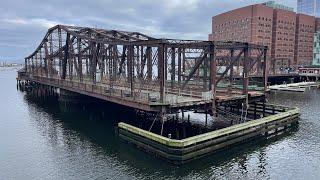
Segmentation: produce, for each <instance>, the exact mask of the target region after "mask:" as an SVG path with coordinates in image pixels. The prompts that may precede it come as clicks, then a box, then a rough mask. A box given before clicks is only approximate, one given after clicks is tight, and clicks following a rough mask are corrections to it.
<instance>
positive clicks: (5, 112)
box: [0, 70, 320, 179]
mask: <svg viewBox="0 0 320 180" xmlns="http://www.w3.org/2000/svg"><path fill="white" fill-rule="evenodd" d="M15 77H16V72H15V70H5V71H0V179H320V91H319V90H311V91H308V92H306V93H288V92H285V93H277V94H272V95H270V97H269V102H272V103H278V104H284V105H287V106H298V107H300V108H301V111H302V116H301V120H300V125H299V128H298V129H297V130H296V131H293V132H290V133H288V134H286V135H284V136H281V137H279V138H277V139H274V140H269V141H268V142H259V143H257V142H253V143H249V144H246V145H243V146H241V147H236V148H232V149H230V150H228V151H224V152H222V153H219V154H217V155H212V156H209V157H206V158H204V159H200V160H196V161H193V162H192V163H189V164H186V165H183V166H172V165H170V164H167V163H165V162H163V161H161V160H158V159H156V158H154V157H152V156H149V155H148V154H145V153H144V152H141V151H140V150H138V149H136V148H135V147H133V146H131V145H128V144H126V143H123V142H122V141H120V140H119V138H118V136H117V134H116V129H115V125H116V122H117V121H120V119H121V118H130V117H128V116H129V115H126V114H125V113H120V115H119V114H117V113H114V111H113V110H112V111H111V112H109V113H107V114H101V113H100V112H96V111H95V108H94V109H90V108H87V109H85V110H83V111H82V112H79V111H71V110H63V108H61V105H60V106H59V104H57V103H54V102H51V101H44V102H43V101H42V102H38V101H35V100H34V99H32V97H30V96H28V95H26V94H25V93H23V92H20V91H17V90H16V80H15ZM100 108H106V111H108V109H109V107H100ZM119 111H120V112H121V110H119Z"/></svg>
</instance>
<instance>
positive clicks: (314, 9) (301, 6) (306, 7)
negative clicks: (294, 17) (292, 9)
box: [297, 0, 320, 17]
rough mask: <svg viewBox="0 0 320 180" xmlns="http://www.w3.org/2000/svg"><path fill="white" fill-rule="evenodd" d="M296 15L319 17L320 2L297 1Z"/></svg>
mask: <svg viewBox="0 0 320 180" xmlns="http://www.w3.org/2000/svg"><path fill="white" fill-rule="evenodd" d="M297 10H298V13H301V14H307V15H310V16H315V17H320V0H297Z"/></svg>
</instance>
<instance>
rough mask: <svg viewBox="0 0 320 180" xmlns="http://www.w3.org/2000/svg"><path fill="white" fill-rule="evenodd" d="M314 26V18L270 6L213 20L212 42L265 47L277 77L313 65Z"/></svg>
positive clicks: (278, 6) (224, 14)
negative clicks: (233, 42) (247, 43)
mask: <svg viewBox="0 0 320 180" xmlns="http://www.w3.org/2000/svg"><path fill="white" fill-rule="evenodd" d="M319 25H320V22H319ZM315 26H316V22H315V17H313V16H309V15H305V14H296V13H295V12H293V11H292V8H288V7H287V8H286V6H281V5H278V4H275V3H274V2H273V3H271V2H267V3H263V4H255V5H251V6H247V7H242V8H239V9H235V10H232V11H229V12H226V13H223V14H219V15H217V16H214V17H213V18H212V34H210V35H209V40H215V41H239V42H249V43H255V44H260V45H266V46H268V47H269V51H268V56H269V58H270V59H271V61H269V62H272V64H270V66H271V67H273V68H272V69H274V70H275V72H274V73H278V72H281V71H288V70H297V69H298V67H300V66H305V65H310V64H311V62H312V60H313V39H314V37H313V36H314V32H315ZM319 27H320V26H319Z"/></svg>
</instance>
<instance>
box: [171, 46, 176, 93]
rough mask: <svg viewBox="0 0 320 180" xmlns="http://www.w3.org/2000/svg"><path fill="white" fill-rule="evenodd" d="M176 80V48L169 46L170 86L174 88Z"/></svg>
mask: <svg viewBox="0 0 320 180" xmlns="http://www.w3.org/2000/svg"><path fill="white" fill-rule="evenodd" d="M175 80H176V50H175V48H174V47H172V48H171V88H172V89H173V88H174V84H175Z"/></svg>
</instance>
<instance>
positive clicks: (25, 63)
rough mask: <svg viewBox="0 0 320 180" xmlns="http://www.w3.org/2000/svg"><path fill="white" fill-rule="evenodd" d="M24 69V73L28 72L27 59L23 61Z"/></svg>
mask: <svg viewBox="0 0 320 180" xmlns="http://www.w3.org/2000/svg"><path fill="white" fill-rule="evenodd" d="M24 69H25V71H26V72H28V59H27V58H25V59H24Z"/></svg>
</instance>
